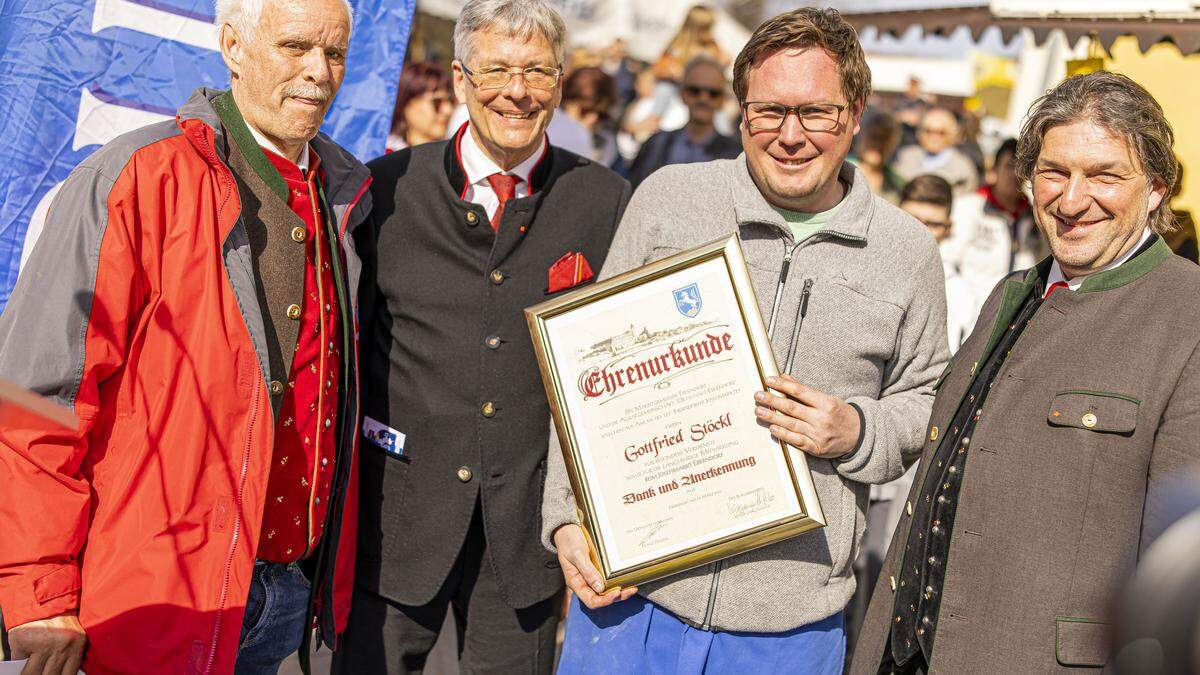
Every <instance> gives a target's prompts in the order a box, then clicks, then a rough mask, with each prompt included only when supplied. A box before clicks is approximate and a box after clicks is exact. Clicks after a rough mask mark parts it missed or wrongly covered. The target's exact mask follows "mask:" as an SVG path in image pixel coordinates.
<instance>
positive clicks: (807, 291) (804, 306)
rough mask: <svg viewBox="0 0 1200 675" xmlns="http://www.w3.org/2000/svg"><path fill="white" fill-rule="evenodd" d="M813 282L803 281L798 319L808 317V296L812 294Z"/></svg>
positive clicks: (810, 280)
mask: <svg viewBox="0 0 1200 675" xmlns="http://www.w3.org/2000/svg"><path fill="white" fill-rule="evenodd" d="M812 287H813V280H812V279H805V280H804V289H803V290H801V291H800V318H801V319H803V318H804V317H806V316H808V296H809V295H811V294H812Z"/></svg>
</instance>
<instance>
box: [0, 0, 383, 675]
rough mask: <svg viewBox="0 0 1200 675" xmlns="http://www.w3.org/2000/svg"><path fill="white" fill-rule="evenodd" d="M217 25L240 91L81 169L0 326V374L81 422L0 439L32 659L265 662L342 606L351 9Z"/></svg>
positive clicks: (350, 430)
mask: <svg viewBox="0 0 1200 675" xmlns="http://www.w3.org/2000/svg"><path fill="white" fill-rule="evenodd" d="M217 15H218V23H219V25H220V26H221V29H220V42H221V53H222V56H223V57H224V59H225V62H226V64H227V65H228V67H229V70H230V73H231V83H232V89H231V91H229V92H219V91H209V90H204V89H202V90H199V91H197V92H196V94H195V95H194V96H193V97H192V99H191V100H190V101H188V102H187V103H186V104H185V105H184V106H183V107H182V108H181V109H180V111H179V115H178V118H177V119H176V120H171V121H170V122H163V123H160V124H155V125H152V126H149V127H145V128H142V129H139V130H137V131H134V132H132V133H130V134H127V135H125V136H122V137H120V138H118V139H116V140H115V141H113V142H112V143H109V144H108V145H106V146H105V147H103V148H101V149H100V150H99V151H97V152H96V153H95V154H93V155H92V156H91V157H89V158H88V159H87V160H86V161H85V162H84V163H83V164H81V165H80V166H79V167H78V168H77V169H76V170H75V171H74V172H72V173H71V175H70V177H69V178H68V179H67V181H66V182H65V183H64V184H63V187H62V189H61V191H60V192H59V193H58V195H57V197H56V198H55V200H54V202H53V203H52V204H51V206H50V211H49V216H48V218H47V222H46V227H45V231H44V233H43V234H42V236H41V239H40V241H39V242H38V243H37V246H36V248H35V249H34V252H33V254H32V256H31V258H30V260H29V262H28V265H27V267H26V268H25V270H24V272H23V273H22V275H21V278H20V280H19V281H18V283H17V287H16V289H15V291H14V293H13V296H12V299H11V302H10V303H9V305H8V307H7V310H6V311H5V313H4V314H3V316H2V317H0V377H4V378H7V379H10V380H14V381H16V382H17V383H19V384H21V385H23V386H25V387H28V388H30V389H32V390H33V391H35V392H37V393H39V394H42V395H43V396H46V397H49V398H51V399H54V400H56V401H58V402H60V403H63V404H65V405H68V406H70V407H71V408H72V409H73V410H74V412H75V414H76V415H77V416H78V418H79V420H80V423H79V425H78V428H76V429H62V428H54V427H51V426H50V425H49V424H47V425H45V426H41V425H33V424H28V425H24V426H8V427H6V428H3V429H0V484H2V485H3V486H4V490H5V497H4V499H3V500H2V501H0V523H4V528H5V530H4V536H3V537H0V606H2V607H3V609H4V619H5V621H6V623H7V625H8V628H9V629H10V640H11V645H12V649H13V652H14V655H15V656H17V657H27V658H28V659H29V663H28V664H27V666H26V668H25V670H24V671H23V672H25V673H56V674H57V673H60V672H62V673H66V672H70V673H74V672H76V669H77V668H79V666H80V664H81V662H82V666H83V668H84V669H85V670H86V671H87V672H88V673H89V675H97V674H98V673H114V672H121V673H129V672H136V673H183V672H187V673H228V672H237V673H272V672H276V670H277V669H278V666H279V663H280V662H281V661H282V660H283V659H284V658H286V657H287V656H288V655H290V654H291V653H292V652H294V651H296V650H297V649H298V648H300V647H301V645H302V642H306V641H307V639H308V637H309V636H311V635H312V632H311V629H312V628H314V627H316V628H318V630H319V634H320V636H321V637H322V638H323V639H324V640H325V641H326V642H328V643H330V644H332V642H333V640H334V638H335V636H336V635H337V634H338V633H340V632H341V630H342V629H343V628H344V625H345V621H346V617H347V616H348V614H349V606H348V605H349V593H350V585H351V582H352V570H353V556H354V542H355V532H354V523H355V518H356V512H355V509H356V505H357V498H356V496H355V492H356V481H357V473H356V457H355V443H354V438H355V436H356V429H357V425H358V409H357V405H358V384H357V383H358V377H357V372H356V371H357V358H356V349H355V346H354V344H355V343H354V340H355V333H356V330H357V329H356V326H355V325H354V319H353V317H354V316H355V314H356V311H357V308H356V300H355V298H356V286H357V283H358V276H359V269H360V265H359V262H358V257H357V255H356V254H355V251H354V247H353V245H352V243H351V242H352V239H351V234H352V232H353V230H354V229H355V228H356V227H357V225H358V224H359V223H360V222H361V221H362V220H364V218H365V216H366V213H367V211H368V210H369V199H363V195H364V193H365V192H366V188H367V184H368V183H369V177H368V173H367V170H366V168H365V167H364V166H362V165H361V164H360V163H359V162H357V161H356V160H355V159H354V158H353V157H351V156H350V155H349V154H348V153H347V152H346V151H345V150H343V149H342V148H340V147H338V146H337V145H336V144H334V143H333V142H332V141H331V140H329V139H328V138H327V137H325V136H323V135H320V134H318V133H317V130H318V128H319V127H320V125H321V121H322V120H323V118H324V116H325V112H326V110H327V109H328V108H329V105H330V102H331V100H332V98H333V96H334V94H335V93H336V92H337V89H338V87H339V86H340V84H341V81H342V76H343V74H344V72H345V56H346V48H347V44H348V42H349V37H350V29H351V15H350V11H349V6H348V5H347V4H346V3H345V1H344V0H290V1H288V2H283V0H266V2H248V1H245V2H244V1H242V0H219V1H218V2H217ZM305 651H307V650H305ZM302 653H304V652H302Z"/></svg>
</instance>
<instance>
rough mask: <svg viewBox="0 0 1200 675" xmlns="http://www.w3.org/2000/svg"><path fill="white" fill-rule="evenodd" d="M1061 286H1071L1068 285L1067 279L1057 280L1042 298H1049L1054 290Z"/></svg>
mask: <svg viewBox="0 0 1200 675" xmlns="http://www.w3.org/2000/svg"><path fill="white" fill-rule="evenodd" d="M1060 288H1069V286H1067V282H1065V281H1056V282H1054V283H1052V284H1050V287H1049V288H1047V289H1046V294H1045V295H1043V296H1042V299H1043V300H1045V299H1046V298H1049V297H1050V296H1051V295H1052V294H1053V293H1054V291H1057V290H1058V289H1060Z"/></svg>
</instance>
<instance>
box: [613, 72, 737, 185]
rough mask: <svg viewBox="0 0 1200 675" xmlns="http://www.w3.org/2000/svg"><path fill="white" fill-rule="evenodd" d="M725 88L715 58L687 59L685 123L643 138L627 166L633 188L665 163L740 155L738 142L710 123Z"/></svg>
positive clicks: (718, 106) (726, 84) (702, 160)
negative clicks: (721, 132)
mask: <svg viewBox="0 0 1200 675" xmlns="http://www.w3.org/2000/svg"><path fill="white" fill-rule="evenodd" d="M728 87H729V83H728V82H727V81H726V80H725V71H724V69H723V68H722V67H721V64H720V63H718V62H717V61H716V59H714V58H712V57H711V56H697V57H696V58H694V59H692V60H691V61H689V62H688V64H687V66H686V67H685V68H684V70H683V87H682V88H681V95H682V97H683V102H684V103H685V104H686V105H687V109H688V122H687V124H686V125H685V126H684V127H682V128H680V129H674V130H672V131H660V132H658V133H656V134H654V135H653V136H651V137H650V138H647V139H646V142H645V143H643V144H642V147H641V149H639V150H638V154H637V157H635V158H634V160H633V164H632V165H631V166H630V168H629V182H630V183H631V184H633V187H634V188H637V186H638V185H640V184H641V183H642V181H644V180H646V177H647V176H649V175H650V174H652V173H654V172H655V171H657V170H659V169H661V168H662V167H664V166H667V165H668V164H690V163H692V162H707V161H709V160H713V159H733V158H734V157H737V156H738V155H740V154H742V144H741V142H740V141H738V140H737V139H736V138H730V137H728V136H724V135H722V134H720V133H719V132H717V128H716V126H715V125H714V124H713V121H714V118H715V117H716V114H717V112H718V111H719V110H720V109H721V106H722V105H723V104H724V103H725V95H726V94H725V90H726V89H727V88H728Z"/></svg>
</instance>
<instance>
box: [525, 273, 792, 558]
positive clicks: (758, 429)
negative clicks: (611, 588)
mask: <svg viewBox="0 0 1200 675" xmlns="http://www.w3.org/2000/svg"><path fill="white" fill-rule="evenodd" d="M546 334H547V337H548V338H549V340H548V342H549V344H552V345H554V353H553V358H554V359H555V361H556V363H557V365H558V373H559V376H560V377H561V379H562V390H563V398H564V401H563V403H564V407H565V412H566V414H567V415H568V416H569V418H570V420H571V423H572V426H573V427H574V430H575V432H576V433H575V439H576V441H577V450H578V457H579V459H580V467H579V469H580V471H581V473H582V475H583V476H584V479H585V480H586V483H587V485H588V487H589V489H588V492H589V494H590V497H591V506H592V509H593V515H594V518H595V521H596V526H597V528H598V530H599V532H598V534H599V537H597V539H598V540H599V543H600V546H601V554H602V557H604V558H605V559H606V561H607V564H608V565H607V566H608V567H609V569H610V570H611V573H612V574H617V573H619V572H620V571H621V570H627V569H629V568H632V567H635V566H638V565H641V564H644V563H647V562H650V561H653V560H656V559H658V558H662V557H664V556H669V555H672V554H675V553H678V552H681V551H686V550H688V549H690V548H692V547H696V546H701V545H704V544H706V543H708V542H713V541H716V540H719V539H721V538H723V537H726V536H732V535H736V534H738V533H741V532H745V531H747V530H752V529H755V528H758V527H761V526H765V525H769V524H771V523H775V522H777V521H781V520H784V519H788V518H793V517H795V516H797V515H800V514H802V513H803V511H802V506H801V504H800V502H799V499H798V498H797V494H796V488H795V486H794V484H793V482H792V477H791V472H790V471H789V467H788V464H787V461H786V459H785V456H784V452H783V450H782V449H781V447H780V445H779V443H778V442H777V441H776V440H774V439H773V438H772V437H771V435H770V432H769V431H768V429H767V428H766V427H765V426H762V425H760V424H759V423H758V421H757V418H756V417H755V415H754V399H753V393H754V391H755V390H756V389H757V388H758V386H759V384H760V383H761V375H760V373H759V370H758V366H757V363H756V360H755V358H754V353H753V349H752V346H751V340H750V335H749V331H748V330H747V327H746V324H745V321H744V318H743V315H742V312H741V309H740V307H739V305H738V299H737V296H736V294H735V293H734V289H733V284H732V282H731V280H730V276H729V270H728V267H727V265H726V261H725V259H724V258H722V257H719V256H718V257H715V258H713V259H711V260H708V261H705V262H702V263H700V264H698V265H694V266H692V267H689V268H686V269H682V270H679V271H677V272H674V273H671V274H667V275H665V276H662V277H659V278H657V279H653V280H650V281H647V282H645V283H642V284H640V285H638V286H636V287H634V288H631V289H628V290H627V291H624V292H622V293H620V294H617V295H613V296H610V297H607V298H604V299H602V300H598V301H596V302H593V303H591V304H588V305H586V306H583V307H580V308H577V309H575V310H573V311H571V312H567V313H564V314H560V315H558V316H553V317H550V318H548V319H547V320H546Z"/></svg>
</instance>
